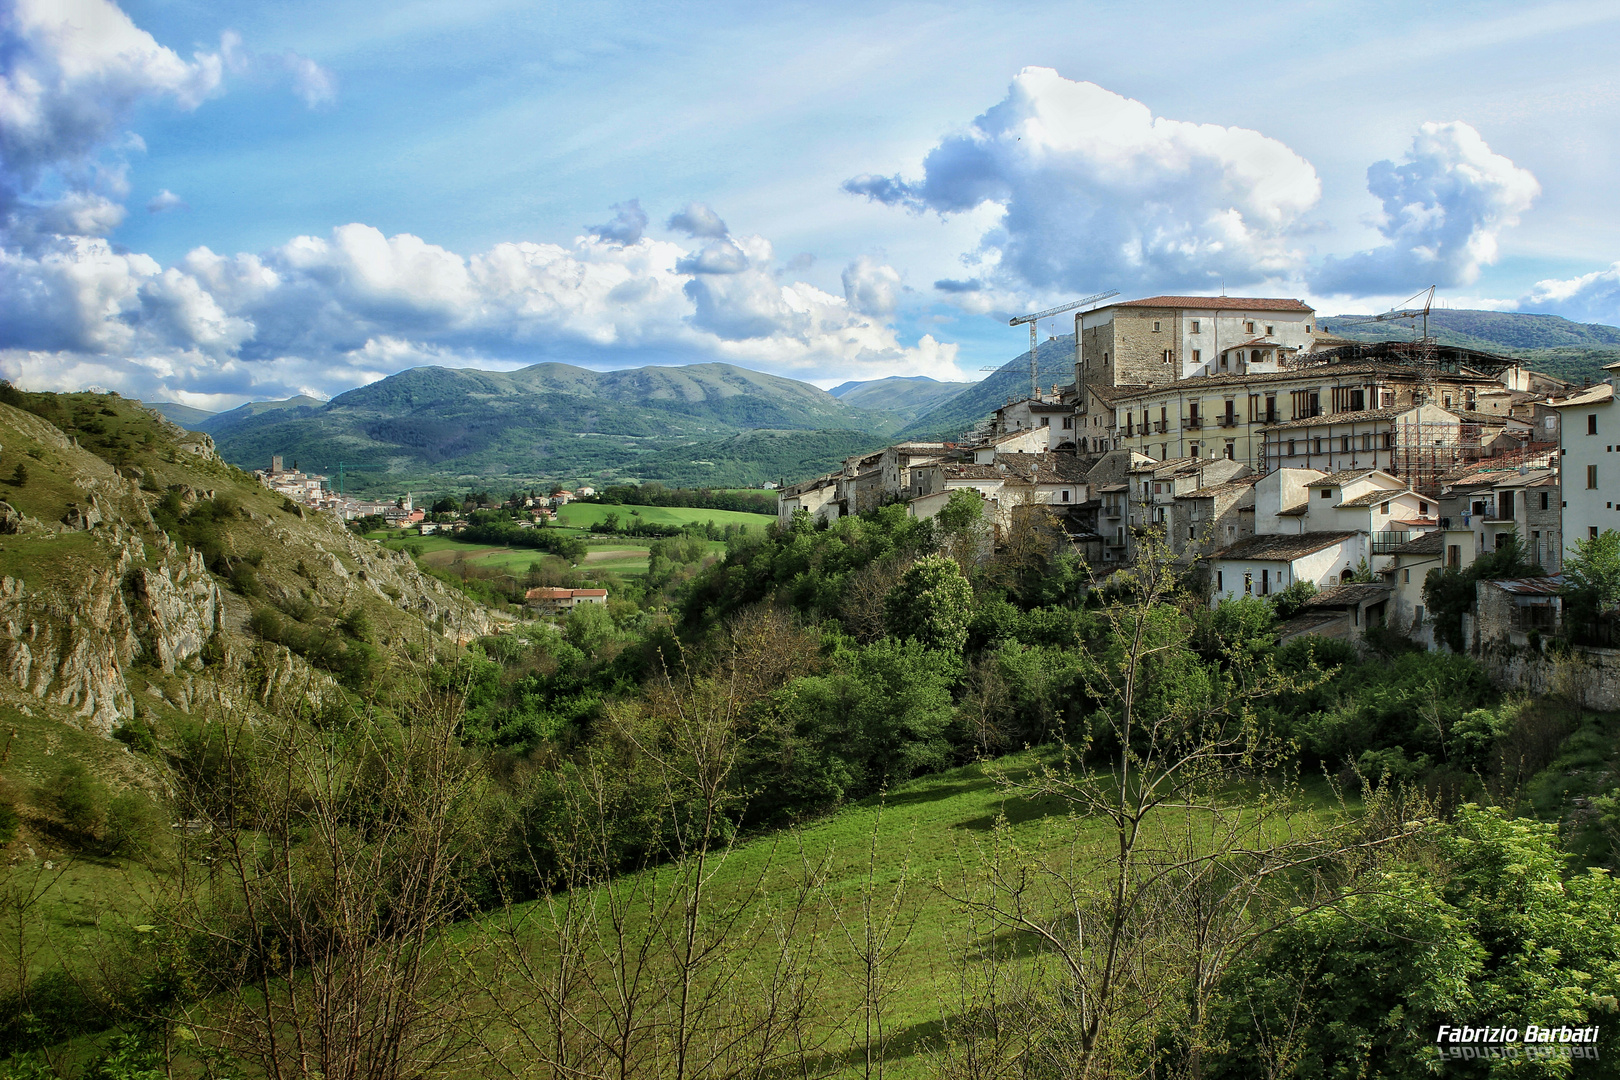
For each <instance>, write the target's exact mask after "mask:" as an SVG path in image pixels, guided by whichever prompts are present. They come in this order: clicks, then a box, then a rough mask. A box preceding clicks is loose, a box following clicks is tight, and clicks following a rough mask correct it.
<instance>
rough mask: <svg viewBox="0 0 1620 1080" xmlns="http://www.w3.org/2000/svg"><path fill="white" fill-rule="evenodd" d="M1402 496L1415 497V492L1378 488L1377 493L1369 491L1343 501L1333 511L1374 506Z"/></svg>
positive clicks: (1405, 489)
mask: <svg viewBox="0 0 1620 1080" xmlns="http://www.w3.org/2000/svg"><path fill="white" fill-rule="evenodd" d="M1402 495H1413V496H1415V495H1417V492H1415V491H1413V490H1411V489H1410V488H1379V489H1378V490H1377V491H1369V492H1367V494H1365V495H1357V496H1356V497H1355V498H1353V499H1345V500H1343V501H1341V502H1339V503H1337V504H1335V506H1334V509H1338V508H1339V507H1346V508H1350V509H1355V508H1359V507H1363V506H1376V505H1377V504H1379V503H1386V502H1389V500H1391V499H1395V498H1399V497H1400V496H1402Z"/></svg>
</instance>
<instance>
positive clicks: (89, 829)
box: [47, 761, 106, 840]
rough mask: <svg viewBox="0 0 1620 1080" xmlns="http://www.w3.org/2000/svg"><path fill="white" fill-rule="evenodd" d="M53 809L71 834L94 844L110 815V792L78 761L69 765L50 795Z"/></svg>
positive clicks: (60, 774)
mask: <svg viewBox="0 0 1620 1080" xmlns="http://www.w3.org/2000/svg"><path fill="white" fill-rule="evenodd" d="M47 802H48V805H49V807H50V809H52V810H54V811H55V812H56V815H57V817H59V818H61V819H62V824H63V825H65V826H67V828H68V830H69V831H70V832H72V833H75V834H77V836H78V838H79V839H81V840H91V839H94V838H95V837H96V835H97V834H98V833H99V832H100V831H101V825H102V821H103V819H104V818H105V815H106V791H105V790H104V789H103V788H102V786H101V784H100V782H99V781H97V780H96V779H95V777H93V776H91V775H90V772H89V770H87V769H86V768H85V767H84V766H83V765H81V764H79V763H78V762H77V761H69V762H67V763H65V764H64V765H63V766H62V768H61V769H60V770H59V771H58V772H57V774H56V782H55V783H54V784H53V785H52V786H51V789H50V792H49V793H48V795H47Z"/></svg>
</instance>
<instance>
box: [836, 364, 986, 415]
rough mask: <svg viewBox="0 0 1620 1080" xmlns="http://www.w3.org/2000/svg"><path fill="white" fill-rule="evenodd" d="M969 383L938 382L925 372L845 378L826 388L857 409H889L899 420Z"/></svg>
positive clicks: (925, 410)
mask: <svg viewBox="0 0 1620 1080" xmlns="http://www.w3.org/2000/svg"><path fill="white" fill-rule="evenodd" d="M973 385H974V384H973V383H966V382H940V381H939V380H938V379H930V378H928V377H927V376H926V375H912V376H910V377H903V376H898V375H896V376H893V377H891V378H887V379H870V380H868V381H866V382H847V383H844V384H842V385H840V386H835V387H833V388H832V389H831V390H829V391H827V392H828V393H829V394H831V395H832V396H833V397H835V398H837V399H838V400H839V401H842V402H843V403H844V404H845V405H850V406H853V407H854V408H857V409H877V410H880V411H887V412H892V413H894V414H895V415H896V416H898V417H900V418H901V419H902V420H915V419H916V418H917V417H919V416H921V415H923V414H924V413H926V412H928V411H929V410H930V409H933V408H935V407H936V406H938V405H939V404H941V403H942V402H944V401H946V400H947V399H949V398H952V397H955V396H956V395H957V394H960V393H961V392H962V391H964V390H966V389H967V388H968V387H970V386H973Z"/></svg>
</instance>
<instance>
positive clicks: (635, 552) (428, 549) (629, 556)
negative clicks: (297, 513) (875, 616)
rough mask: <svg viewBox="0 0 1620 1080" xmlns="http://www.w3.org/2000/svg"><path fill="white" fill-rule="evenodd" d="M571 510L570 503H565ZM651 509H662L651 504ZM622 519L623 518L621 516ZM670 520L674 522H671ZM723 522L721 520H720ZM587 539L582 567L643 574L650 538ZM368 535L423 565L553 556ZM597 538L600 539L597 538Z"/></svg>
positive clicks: (716, 545)
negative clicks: (410, 552)
mask: <svg viewBox="0 0 1620 1080" xmlns="http://www.w3.org/2000/svg"><path fill="white" fill-rule="evenodd" d="M586 508H588V509H597V510H600V509H603V508H602V507H594V506H587V507H586ZM565 509H568V510H571V509H573V507H571V506H570V507H566V508H565ZM651 509H662V508H659V507H653V508H651ZM674 512H676V513H692V514H724V515H728V516H729V517H736V518H752V519H753V520H754V522H755V523H756V524H757V523H758V522H760V521H764V520H766V519H764V518H762V517H760V516H759V515H758V514H738V513H733V512H731V511H728V510H691V511H674ZM621 520H623V518H621ZM671 524H673V523H671ZM722 524H724V523H722ZM581 535H582V536H584V537H585V539H586V540H587V541H588V542H589V543H590V552H589V553H588V554H587V555H586V556H585V561H584V562H583V563H582V564H580V565H581V569H584V570H611V571H612V572H614V573H616V574H645V573H646V572H647V560H648V557H649V554H650V552H649V548H648V545H649V544H650V543H652V541H651V540H645V539H639V538H632V537H625V538H623V539H608V538H607V537H604V536H602V535H601V534H595V533H582V534H581ZM366 536H367V537H368V538H369V539H372V540H378V541H381V542H382V543H383V546H385V547H387V548H390V549H392V550H394V551H403V550H405V549H406V548H408V547H412V548H420V549H421V555H419V556H418V558H419V559H420V560H421V561H422V563H423V564H424V565H427V566H434V567H439V568H441V569H442V568H444V567H447V566H449V565H450V564H451V563H454V562H457V561H465V562H467V563H470V564H472V565H474V566H479V567H485V568H488V569H495V570H504V571H506V572H508V573H513V574H522V573H525V572H526V571H527V570H528V569H529V566H530V565H531V564H533V563H536V562H544V561H545V560H546V559H548V558H553V557H554V556H551V555H549V554H548V553H546V552H544V551H539V550H537V549H535V548H522V547H494V546H491V545H489V544H476V543H466V542H463V541H461V540H455V539H452V538H451V537H449V536H440V535H438V534H437V533H435V534H433V535H431V536H416V535H414V534H404V535H401V534H400V533H398V532H393V531H390V530H386V529H379V530H376V531H374V532H369V533H367V534H366ZM599 541H600V542H599ZM704 544H705V546H706V547H708V548H709V549H710V550H711V552H712V553H715V554H718V553H720V552H723V551H725V547H726V546H725V544H724V543H723V542H721V541H718V540H708V541H704Z"/></svg>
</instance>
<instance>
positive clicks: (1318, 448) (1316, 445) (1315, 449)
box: [1311, 439, 1322, 454]
mask: <svg viewBox="0 0 1620 1080" xmlns="http://www.w3.org/2000/svg"><path fill="white" fill-rule="evenodd" d="M1321 452H1322V440H1321V439H1316V440H1315V441H1314V442H1313V443H1312V444H1311V453H1313V454H1320V453H1321Z"/></svg>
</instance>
